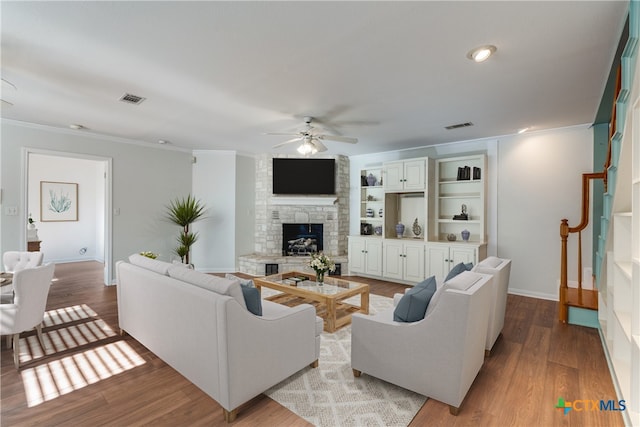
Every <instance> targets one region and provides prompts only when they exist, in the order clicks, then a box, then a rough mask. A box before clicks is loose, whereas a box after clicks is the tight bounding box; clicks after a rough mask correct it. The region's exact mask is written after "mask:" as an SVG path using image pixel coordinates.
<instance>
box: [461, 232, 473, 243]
mask: <svg viewBox="0 0 640 427" xmlns="http://www.w3.org/2000/svg"><path fill="white" fill-rule="evenodd" d="M460 234H462V240H464V241H465V242H468V241H469V236H470V235H471V233H470V232H469V230H462V232H461V233H460Z"/></svg>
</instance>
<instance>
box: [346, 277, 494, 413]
mask: <svg viewBox="0 0 640 427" xmlns="http://www.w3.org/2000/svg"><path fill="white" fill-rule="evenodd" d="M492 280H493V277H492V276H490V275H484V274H479V273H472V272H470V271H466V272H464V273H461V274H459V275H458V276H456V278H454V279H451V280H450V281H449V282H447V283H446V284H445V285H444V286H442V287H440V288H439V289H438V290H437V291H436V293H435V294H434V295H433V297H432V298H431V302H430V303H429V306H428V308H427V311H426V315H425V317H424V319H422V320H419V321H417V322H412V323H403V322H396V321H394V320H393V311H394V309H389V310H386V311H384V312H381V313H378V314H375V315H371V316H367V315H362V314H353V315H352V326H351V328H352V329H351V330H352V332H351V367H352V369H353V373H354V375H355V376H356V377H358V376H360V374H361V373H366V374H368V375H371V376H374V377H377V378H380V379H382V380H384V381H388V382H390V383H393V384H396V385H398V386H400V387H403V388H406V389H408V390H412V391H414V392H416V393H419V394H422V395H424V396H427V397H430V398H433V399H436V400H439V401H441V402H444V403H446V404H448V405H449V410H450V412H451V413H452V414H454V415H457V413H458V411H459V408H460V405H461V404H462V401H463V400H464V397H465V396H466V394H467V392H468V390H469V388H470V387H471V384H472V383H473V381H474V379H475V377H476V375H477V374H478V372H479V371H480V368H481V367H482V364H483V362H484V345H485V339H486V327H484V325H487V322H488V316H489V298H490V292H491V289H490V287H491V281H492ZM396 300H397V299H396ZM480 325H483V326H480Z"/></svg>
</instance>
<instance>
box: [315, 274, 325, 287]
mask: <svg viewBox="0 0 640 427" xmlns="http://www.w3.org/2000/svg"><path fill="white" fill-rule="evenodd" d="M324 273H325V272H324V271H316V282H317V283H318V286H322V285H324Z"/></svg>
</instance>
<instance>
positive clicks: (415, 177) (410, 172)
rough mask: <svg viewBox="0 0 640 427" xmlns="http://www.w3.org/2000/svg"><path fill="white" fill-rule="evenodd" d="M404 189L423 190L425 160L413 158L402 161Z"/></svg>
mask: <svg viewBox="0 0 640 427" xmlns="http://www.w3.org/2000/svg"><path fill="white" fill-rule="evenodd" d="M403 184H404V189H405V190H412V191H413V190H424V189H425V161H424V160H414V161H410V162H404V180H403Z"/></svg>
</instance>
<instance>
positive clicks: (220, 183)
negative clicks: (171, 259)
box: [176, 151, 236, 272]
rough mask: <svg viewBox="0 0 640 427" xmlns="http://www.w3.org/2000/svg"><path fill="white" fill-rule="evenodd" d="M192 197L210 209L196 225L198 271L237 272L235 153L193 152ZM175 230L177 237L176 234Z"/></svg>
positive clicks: (193, 251)
mask: <svg viewBox="0 0 640 427" xmlns="http://www.w3.org/2000/svg"><path fill="white" fill-rule="evenodd" d="M193 155H194V156H195V157H196V159H197V160H196V163H195V164H194V165H193V195H194V196H195V197H196V198H197V199H199V200H200V201H201V202H202V203H204V204H205V205H206V207H207V213H206V218H205V219H202V220H200V221H198V222H196V223H194V224H193V230H194V231H196V232H198V235H199V239H198V241H197V242H196V243H195V244H194V245H193V246H192V248H191V262H192V263H193V264H194V265H195V268H196V269H197V270H201V271H207V272H231V271H235V268H236V256H235V254H236V249H235V227H236V182H235V181H236V153H235V152H234V151H194V152H193ZM177 231H178V230H176V234H177Z"/></svg>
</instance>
